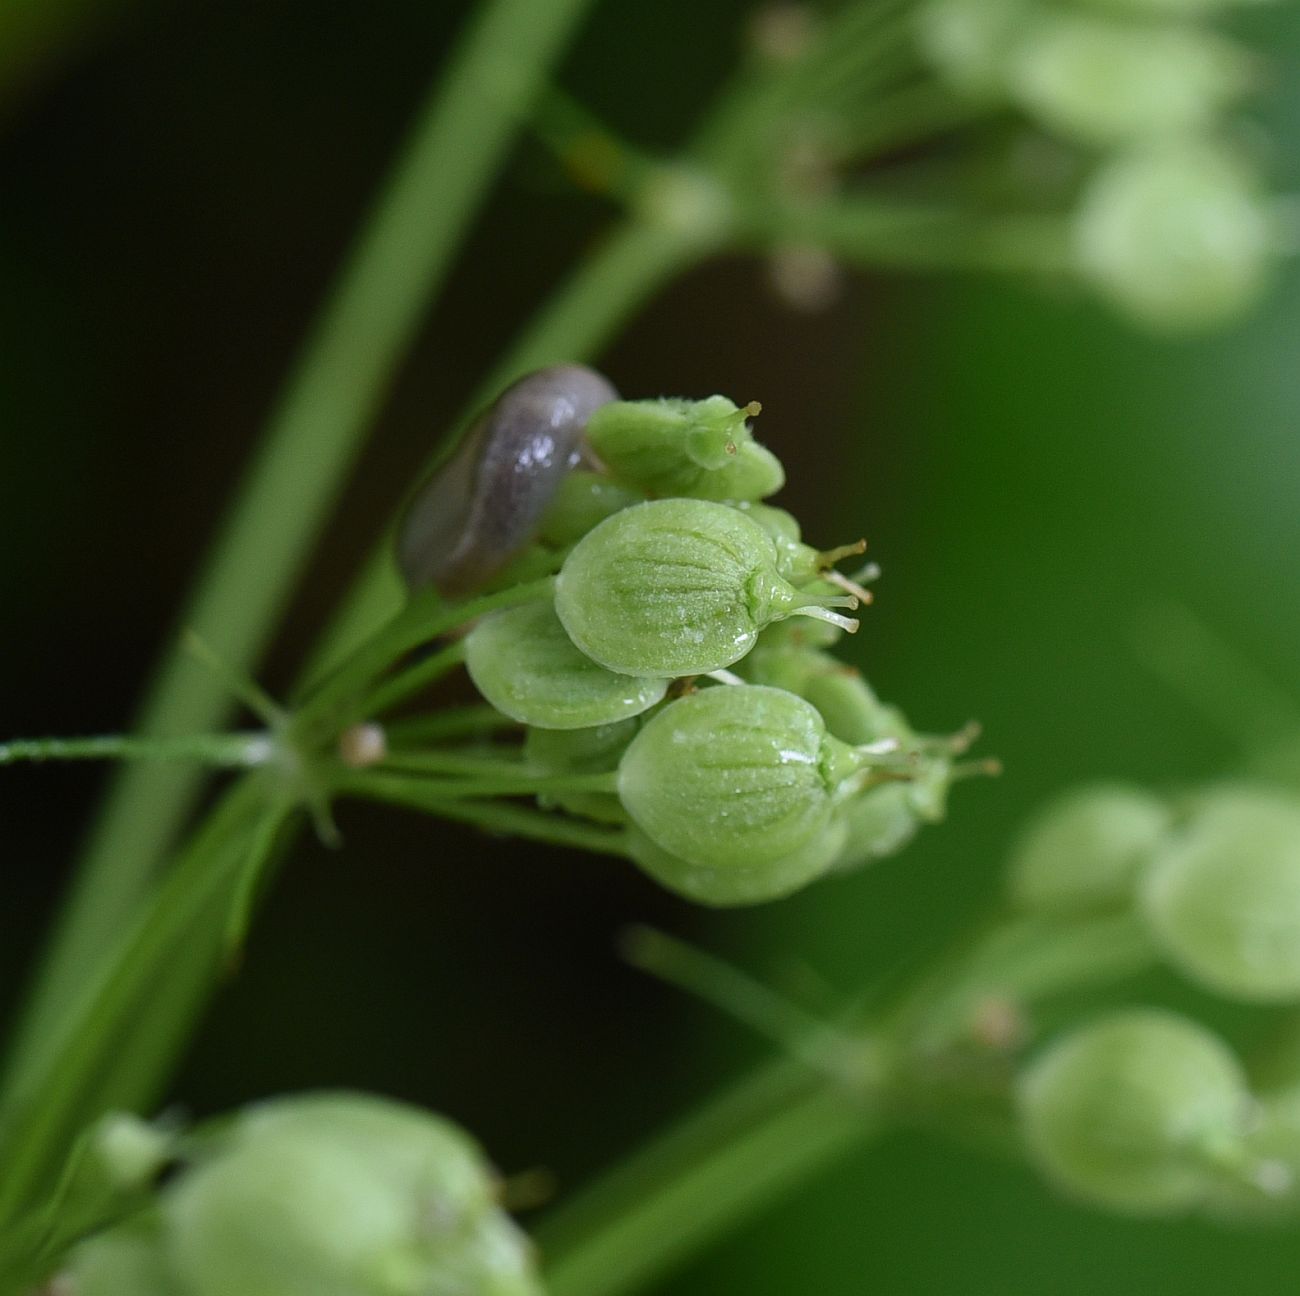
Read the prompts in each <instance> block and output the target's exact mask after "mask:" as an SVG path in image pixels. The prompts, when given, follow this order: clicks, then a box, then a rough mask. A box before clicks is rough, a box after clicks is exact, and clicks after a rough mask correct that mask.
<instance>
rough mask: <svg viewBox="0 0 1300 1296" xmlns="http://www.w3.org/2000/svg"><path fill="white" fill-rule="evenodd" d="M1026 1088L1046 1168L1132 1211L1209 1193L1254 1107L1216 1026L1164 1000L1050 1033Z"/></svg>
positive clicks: (1026, 1118)
mask: <svg viewBox="0 0 1300 1296" xmlns="http://www.w3.org/2000/svg"><path fill="white" fill-rule="evenodd" d="M1017 1097H1018V1106H1019V1112H1020V1120H1021V1127H1022V1130H1023V1132H1024V1136H1025V1140H1026V1143H1027V1146H1028V1149H1029V1152H1030V1155H1031V1157H1032V1158H1033V1160H1034V1161H1035V1162H1036V1163H1037V1165H1038V1166H1039V1168H1040V1169H1041V1170H1042V1171H1043V1173H1044V1174H1045V1175H1046V1176H1047V1177H1048V1178H1049V1179H1051V1180H1052V1181H1054V1182H1055V1183H1056V1184H1057V1185H1058V1186H1060V1187H1061V1188H1062V1189H1063V1190H1065V1191H1066V1192H1068V1193H1070V1194H1072V1195H1073V1196H1076V1197H1079V1198H1082V1199H1083V1200H1085V1201H1089V1202H1092V1203H1094V1204H1096V1205H1098V1206H1104V1207H1107V1208H1109V1209H1111V1210H1116V1211H1122V1212H1125V1213H1128V1214H1133V1215H1159V1214H1173V1213H1177V1212H1180V1211H1186V1210H1189V1209H1191V1208H1193V1207H1196V1206H1199V1205H1200V1204H1202V1203H1203V1202H1204V1201H1205V1200H1206V1198H1207V1197H1208V1195H1209V1194H1210V1192H1211V1189H1212V1185H1213V1182H1214V1177H1215V1174H1216V1173H1217V1170H1218V1167H1219V1166H1220V1165H1221V1164H1222V1162H1223V1161H1224V1160H1225V1159H1226V1160H1232V1159H1234V1158H1236V1157H1237V1156H1238V1155H1239V1152H1240V1148H1241V1140H1242V1136H1243V1134H1244V1132H1245V1129H1246V1126H1247V1123H1248V1120H1249V1117H1250V1113H1251V1097H1250V1092H1249V1090H1248V1088H1247V1086H1246V1081H1245V1077H1244V1075H1243V1073H1242V1070H1241V1067H1240V1066H1239V1065H1238V1063H1237V1060H1236V1058H1235V1057H1234V1056H1233V1054H1232V1053H1231V1052H1230V1051H1229V1050H1228V1048H1227V1046H1226V1045H1224V1043H1223V1042H1222V1041H1221V1040H1220V1039H1219V1038H1218V1036H1216V1035H1214V1034H1212V1033H1211V1032H1210V1031H1208V1030H1206V1029H1205V1028H1204V1027H1202V1026H1200V1025H1199V1024H1197V1023H1195V1022H1193V1021H1190V1020H1188V1019H1187V1018H1184V1017H1180V1016H1178V1015H1176V1014H1174V1013H1169V1012H1164V1011H1159V1010H1155V1009H1130V1010H1126V1011H1122V1012H1116V1013H1112V1014H1110V1015H1109V1016H1106V1017H1104V1018H1102V1019H1101V1020H1099V1021H1097V1022H1095V1023H1094V1024H1093V1025H1091V1026H1087V1027H1084V1028H1083V1029H1080V1030H1077V1031H1074V1032H1073V1033H1071V1034H1069V1035H1067V1036H1066V1037H1065V1038H1063V1039H1061V1040H1059V1041H1057V1042H1056V1043H1054V1044H1052V1045H1051V1046H1050V1047H1049V1048H1048V1049H1047V1050H1046V1051H1045V1052H1044V1053H1042V1054H1041V1055H1040V1056H1039V1057H1038V1058H1036V1059H1035V1060H1034V1061H1033V1063H1032V1064H1031V1065H1030V1067H1029V1069H1028V1070H1027V1071H1026V1072H1025V1074H1024V1075H1023V1077H1022V1078H1021V1081H1020V1084H1019V1087H1018V1095H1017Z"/></svg>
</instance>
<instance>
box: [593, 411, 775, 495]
mask: <svg viewBox="0 0 1300 1296" xmlns="http://www.w3.org/2000/svg"><path fill="white" fill-rule="evenodd" d="M758 412H759V406H758V404H757V403H756V402H755V403H752V404H750V405H746V406H743V407H737V405H736V404H735V402H734V401H730V400H728V399H727V398H726V397H725V396H710V397H708V398H707V399H706V400H700V401H691V400H676V399H670V400H647V401H617V402H615V403H612V404H608V405H605V406H603V407H602V408H601V409H600V410H598V411H596V412H595V413H594V414H593V415H592V417H591V419H590V420H589V421H588V424H587V440H588V442H589V443H590V445H591V448H592V450H593V451H594V452H595V453H596V455H597V457H598V458H599V459H600V461H601V463H603V464H604V465H605V466H606V467H607V468H608V469H609V471H610V472H611V473H612V474H613V475H614V476H615V477H616V478H618V480H619V481H622V482H625V483H627V484H628V485H630V486H634V487H636V488H637V489H638V490H643V491H645V492H647V493H648V494H650V495H658V496H685V497H687V498H690V499H707V500H758V499H764V498H765V497H767V496H768V495H772V494H775V493H776V492H777V491H779V490H780V489H781V487H782V486H783V485H784V484H785V471H784V469H783V468H782V467H781V461H780V460H779V459H777V457H776V456H775V455H774V454H773V453H772V452H771V451H770V450H767V449H765V448H764V447H763V446H761V445H759V444H758V442H756V441H755V440H754V437H753V434H752V433H751V432H750V430H749V427H748V425H747V423H746V419H748V418H750V417H752V416H753V415H755V414H757V413H758Z"/></svg>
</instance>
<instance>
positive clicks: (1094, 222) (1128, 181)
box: [1074, 141, 1274, 331]
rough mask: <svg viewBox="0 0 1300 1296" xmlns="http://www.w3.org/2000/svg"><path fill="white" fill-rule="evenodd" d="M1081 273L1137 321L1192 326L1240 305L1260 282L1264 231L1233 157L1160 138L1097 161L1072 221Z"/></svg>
mask: <svg viewBox="0 0 1300 1296" xmlns="http://www.w3.org/2000/svg"><path fill="white" fill-rule="evenodd" d="M1074 243H1075V254H1076V257H1077V259H1078V264H1079V268H1080V271H1081V273H1082V274H1083V275H1084V277H1085V278H1086V279H1088V280H1089V281H1090V282H1091V283H1092V284H1093V286H1094V287H1095V288H1096V290H1097V291H1098V292H1100V293H1101V294H1103V295H1104V296H1105V297H1107V298H1108V299H1109V300H1110V301H1111V302H1112V303H1113V304H1114V305H1115V306H1117V307H1118V308H1119V309H1121V310H1123V311H1125V312H1126V313H1127V314H1129V315H1131V316H1132V317H1133V318H1134V319H1136V320H1138V321H1139V322H1141V323H1143V324H1146V325H1149V326H1151V327H1153V328H1157V329H1165V330H1173V331H1179V330H1194V329H1199V328H1205V327H1209V326H1211V325H1215V324H1220V323H1224V322H1226V321H1228V320H1231V319H1233V318H1235V317H1237V316H1239V315H1241V314H1242V313H1243V312H1244V311H1245V310H1246V309H1247V308H1248V307H1249V306H1251V305H1252V304H1253V303H1254V302H1255V300H1256V299H1257V298H1258V297H1259V295H1260V293H1261V292H1262V290H1263V288H1264V286H1265V284H1266V282H1267V280H1268V272H1269V269H1270V266H1271V264H1272V261H1273V257H1274V248H1273V231H1272V228H1271V221H1270V217H1269V214H1268V211H1267V209H1266V207H1265V204H1264V201H1263V200H1262V198H1261V196H1260V193H1259V188H1258V185H1257V183H1256V181H1255V180H1254V179H1253V177H1251V176H1250V175H1249V173H1248V172H1247V170H1246V168H1245V167H1244V166H1243V165H1242V161H1241V159H1240V158H1239V157H1238V156H1237V155H1236V154H1233V153H1230V152H1228V151H1227V150H1224V149H1220V148H1216V147H1214V146H1212V145H1209V144H1203V143H1187V142H1178V141H1169V142H1166V143H1161V144H1157V145H1154V146H1151V147H1148V148H1144V149H1142V150H1140V151H1138V152H1134V153H1131V154H1127V155H1123V156H1120V157H1118V158H1116V159H1115V160H1114V161H1112V162H1109V163H1107V164H1106V165H1105V166H1104V167H1102V168H1101V170H1100V171H1099V172H1098V173H1097V174H1096V175H1095V176H1094V177H1093V179H1092V180H1091V181H1090V183H1089V185H1088V187H1087V189H1086V190H1085V192H1084V195H1083V201H1082V205H1081V206H1080V208H1079V211H1078V214H1077V216H1076V218H1075V224H1074Z"/></svg>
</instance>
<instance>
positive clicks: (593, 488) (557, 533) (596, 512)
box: [537, 468, 645, 549]
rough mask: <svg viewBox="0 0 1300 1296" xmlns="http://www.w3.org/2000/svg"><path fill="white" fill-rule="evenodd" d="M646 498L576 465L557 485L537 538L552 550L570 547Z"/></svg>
mask: <svg viewBox="0 0 1300 1296" xmlns="http://www.w3.org/2000/svg"><path fill="white" fill-rule="evenodd" d="M644 499H645V496H644V495H642V494H639V493H637V492H636V491H632V490H629V489H628V488H627V487H626V486H620V485H619V484H618V482H616V481H612V480H611V479H610V478H608V477H606V476H604V474H602V473H597V472H590V471H589V470H587V469H582V468H575V469H574V470H573V472H571V473H569V475H568V476H567V477H564V478H562V479H561V481H560V484H559V485H558V486H557V487H556V491H555V494H554V496H553V497H552V499H551V503H550V507H549V508H548V509H547V510H546V514H545V515H544V516H543V518H542V521H541V526H540V527H539V529H538V532H537V538H538V539H539V540H541V541H543V542H544V543H545V544H548V545H550V546H551V547H552V548H553V549H567V548H568V547H569V546H570V545H574V544H577V542H578V541H579V540H581V539H582V537H583V536H585V535H586V534H587V532H588V531H590V530H591V528H592V527H594V526H595V525H596V524H597V523H599V522H603V521H604V520H605V519H606V518H607V517H611V516H612V515H613V514H615V513H617V512H618V511H619V509H625V508H627V507H628V506H629V505H631V504H639V503H641V502H642V501H643V500H644Z"/></svg>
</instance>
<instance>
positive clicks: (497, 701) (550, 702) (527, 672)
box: [465, 602, 668, 729]
mask: <svg viewBox="0 0 1300 1296" xmlns="http://www.w3.org/2000/svg"><path fill="white" fill-rule="evenodd" d="M465 665H466V668H467V669H468V670H469V676H470V679H472V680H473V681H474V684H475V687H476V688H477V689H478V691H479V692H480V693H482V694H483V696H484V697H485V698H487V700H488V701H489V702H491V703H492V705H493V706H494V707H496V709H497V710H498V711H500V712H501V713H502V714H504V715H508V716H509V717H510V718H511V719H512V720H518V721H520V722H521V723H522V724H527V725H533V726H534V727H535V728H538V729H587V728H590V727H591V726H593V725H600V724H612V723H613V722H614V721H616V720H623V719H626V718H627V717H629V716H635V715H640V713H641V712H642V711H645V710H646V709H647V708H649V707H652V706H654V704H655V703H656V702H658V701H659V699H660V698H662V697H663V695H664V692H665V690H666V689H667V687H668V682H667V680H664V679H648V678H644V677H638V676H635V675H630V674H621V675H616V674H615V673H614V672H613V671H608V670H605V668H604V667H602V666H598V665H597V664H596V663H595V662H594V661H592V660H591V658H590V657H587V656H584V655H583V654H582V653H580V652H579V651H578V650H577V649H576V648H575V647H574V646H573V641H572V640H571V639H570V638H569V636H568V635H567V634H565V632H564V627H563V626H562V625H561V624H560V621H559V618H558V617H557V616H556V615H555V608H554V606H553V605H552V604H551V603H550V602H544V603H542V602H538V603H525V604H523V605H522V606H520V607H514V608H507V609H505V610H504V611H502V612H494V613H493V614H492V615H491V616H488V617H484V619H483V620H482V621H480V622H479V623H478V625H476V626H475V627H474V629H473V630H472V631H471V632H470V634H469V637H468V638H467V639H466V641H465Z"/></svg>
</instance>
